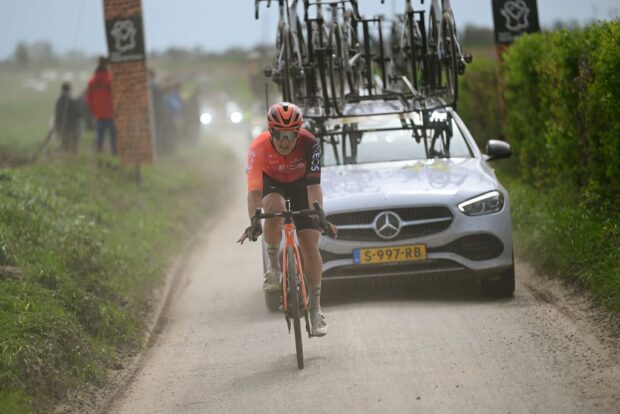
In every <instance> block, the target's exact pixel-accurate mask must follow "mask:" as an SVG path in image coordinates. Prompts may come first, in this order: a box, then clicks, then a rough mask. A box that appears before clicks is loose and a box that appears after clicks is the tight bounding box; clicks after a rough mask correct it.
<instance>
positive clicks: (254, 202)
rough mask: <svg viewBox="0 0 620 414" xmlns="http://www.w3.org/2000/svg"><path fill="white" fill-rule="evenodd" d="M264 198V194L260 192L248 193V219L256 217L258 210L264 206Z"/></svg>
mask: <svg viewBox="0 0 620 414" xmlns="http://www.w3.org/2000/svg"><path fill="white" fill-rule="evenodd" d="M262 197H263V194H262V191H260V190H253V191H248V217H249V218H250V219H251V218H252V217H254V213H255V212H256V209H257V208H260V207H261V206H262Z"/></svg>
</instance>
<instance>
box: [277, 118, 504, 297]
mask: <svg viewBox="0 0 620 414" xmlns="http://www.w3.org/2000/svg"><path fill="white" fill-rule="evenodd" d="M387 109H388V110H386V109H385V108H380V109H377V108H376V107H373V108H362V107H356V106H353V107H350V108H349V110H348V112H347V114H345V116H343V117H341V118H337V119H334V120H329V121H328V122H327V123H324V124H322V127H321V128H315V130H314V132H315V134H316V135H317V137H319V138H321V142H322V146H323V148H322V177H321V184H322V187H323V192H324V210H325V213H326V215H327V219H328V220H329V221H331V222H332V223H334V224H335V225H336V226H337V227H338V236H337V238H330V237H327V236H321V239H320V242H319V248H320V252H321V256H322V259H323V283H325V285H328V284H329V283H330V282H333V281H347V280H356V279H379V280H387V279H390V278H415V277H420V276H423V277H425V278H439V277H444V276H447V275H452V276H455V277H457V278H458V277H473V278H476V279H479V280H480V281H481V287H482V289H483V291H484V292H485V293H488V294H491V295H495V296H511V295H512V294H513V292H514V288H515V272H514V257H513V242H512V225H511V218H510V201H509V197H508V192H507V191H506V189H505V188H504V187H503V186H502V185H501V183H500V182H499V181H498V179H497V177H496V175H495V173H494V171H493V169H492V168H491V167H490V166H489V164H488V163H489V161H491V160H495V159H500V158H507V157H510V155H511V153H512V151H511V148H510V145H509V144H508V143H506V142H503V141H500V140H490V141H489V142H488V144H487V147H486V153H485V154H483V153H482V152H481V151H480V150H479V149H478V146H477V144H476V142H475V141H474V138H473V137H472V135H471V133H470V132H469V130H468V129H467V127H466V126H465V124H464V122H463V121H462V119H461V118H460V117H459V115H458V114H457V113H456V112H455V111H454V110H453V109H451V108H450V107H439V108H437V109H428V110H422V111H412V112H403V111H395V112H394V113H389V112H390V111H389V108H387ZM373 112H384V113H385V114H384V115H358V113H361V114H368V113H373ZM386 112H387V113H386ZM310 127H312V123H310ZM266 299H267V305H268V307H272V306H273V305H272V306H270V303H271V304H273V303H275V302H274V299H273V298H271V300H270V299H269V298H266Z"/></svg>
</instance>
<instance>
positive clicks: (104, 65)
mask: <svg viewBox="0 0 620 414" xmlns="http://www.w3.org/2000/svg"><path fill="white" fill-rule="evenodd" d="M86 100H87V102H88V107H89V108H90V111H91V113H92V114H93V116H94V117H95V119H96V128H97V152H101V151H102V150H103V140H104V139H105V133H106V131H109V134H110V147H111V149H112V154H116V127H115V126H114V110H113V107H112V77H111V75H110V72H109V71H108V62H107V59H106V58H103V57H102V58H99V65H98V66H97V69H96V70H95V73H94V75H93V76H92V78H91V79H90V81H89V82H88V89H87V91H86Z"/></svg>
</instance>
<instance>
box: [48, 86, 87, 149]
mask: <svg viewBox="0 0 620 414" xmlns="http://www.w3.org/2000/svg"><path fill="white" fill-rule="evenodd" d="M80 118H81V113H80V108H79V104H78V102H77V101H76V100H75V99H73V98H72V97H71V84H70V83H69V82H64V83H63V84H62V86H61V89H60V96H59V97H58V100H56V107H55V110H54V129H55V131H56V134H58V136H59V137H60V142H61V148H62V150H63V151H65V152H73V153H76V152H77V150H78V141H79V139H80Z"/></svg>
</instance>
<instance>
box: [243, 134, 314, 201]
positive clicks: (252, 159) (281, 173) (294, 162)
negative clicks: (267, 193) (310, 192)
mask: <svg viewBox="0 0 620 414" xmlns="http://www.w3.org/2000/svg"><path fill="white" fill-rule="evenodd" d="M270 138H271V134H270V133H269V131H265V132H263V133H261V134H260V135H258V137H256V139H255V140H254V142H252V145H251V146H250V151H249V152H248V169H247V176H248V191H261V190H262V189H263V174H265V175H267V176H268V177H269V178H271V179H273V180H274V181H277V182H280V183H292V182H295V181H299V180H301V179H305V183H306V185H313V184H320V183H321V144H320V142H319V140H318V139H316V138H315V136H314V135H312V133H311V132H310V131H308V130H306V129H303V128H302V129H300V130H299V137H298V138H297V142H296V143H295V148H294V149H293V151H292V152H291V153H290V154H288V155H281V154H280V153H279V152H278V151H277V150H276V149H275V148H274V146H273V144H272V143H271V139H270Z"/></svg>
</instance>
